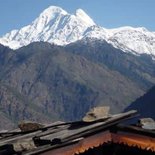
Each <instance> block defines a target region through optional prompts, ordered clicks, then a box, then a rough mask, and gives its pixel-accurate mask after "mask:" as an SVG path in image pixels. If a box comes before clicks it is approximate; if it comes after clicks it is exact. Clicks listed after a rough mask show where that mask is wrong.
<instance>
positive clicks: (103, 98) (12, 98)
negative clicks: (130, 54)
mask: <svg viewBox="0 0 155 155" xmlns="http://www.w3.org/2000/svg"><path fill="white" fill-rule="evenodd" d="M0 52H1V57H2V60H3V61H1V62H2V63H1V65H0V80H1V87H0V111H1V112H2V113H5V115H6V116H4V115H3V116H4V117H5V118H6V119H7V118H11V119H10V120H11V122H14V123H17V122H18V121H19V120H21V119H30V120H35V121H39V122H44V123H45V122H49V121H52V120H65V121H66V120H67V121H68V120H76V119H80V118H81V117H82V116H83V115H84V114H85V112H87V111H88V110H89V109H90V108H91V107H94V106H97V105H109V106H111V112H113V113H115V112H119V111H122V110H123V109H124V108H125V107H127V105H129V103H130V102H132V101H134V100H135V99H136V98H137V97H138V96H140V95H142V94H143V93H144V90H143V89H141V88H140V86H139V85H137V84H136V83H135V82H134V81H132V80H130V79H129V78H127V77H125V76H124V75H123V74H121V73H119V72H118V71H116V70H111V69H110V68H108V67H107V66H106V65H105V64H100V63H97V62H95V61H92V60H90V59H88V58H87V57H84V56H81V55H77V54H75V53H74V52H70V51H68V50H67V47H66V48H65V47H59V46H55V45H51V44H49V43H43V42H39V43H32V44H30V45H28V46H26V47H22V48H20V49H18V50H16V51H14V50H11V49H9V48H6V47H3V46H1V48H0ZM1 121H3V120H1ZM3 123H4V122H3Z"/></svg>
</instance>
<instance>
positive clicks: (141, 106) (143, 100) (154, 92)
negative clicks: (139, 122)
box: [126, 87, 155, 119]
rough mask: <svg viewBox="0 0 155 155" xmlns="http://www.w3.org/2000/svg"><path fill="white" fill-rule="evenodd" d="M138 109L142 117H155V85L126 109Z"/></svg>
mask: <svg viewBox="0 0 155 155" xmlns="http://www.w3.org/2000/svg"><path fill="white" fill-rule="evenodd" d="M130 109H136V110H138V113H139V114H140V117H151V118H153V119H155V87H152V88H151V89H150V90H149V91H148V92H147V93H146V94H144V95H143V96H142V97H140V98H138V99H137V100H136V101H134V102H132V103H131V105H130V106H129V107H127V108H126V110H130Z"/></svg>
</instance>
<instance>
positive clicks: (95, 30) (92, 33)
mask: <svg viewBox="0 0 155 155" xmlns="http://www.w3.org/2000/svg"><path fill="white" fill-rule="evenodd" d="M83 38H95V39H100V40H106V41H107V42H108V43H110V44H112V45H113V46H114V47H116V48H118V49H121V50H122V51H124V52H127V53H128V52H130V53H132V54H134V55H140V54H143V53H145V54H149V55H151V56H152V57H153V58H154V57H155V33H154V32H150V31H148V30H147V29H146V28H143V27H142V28H133V27H121V28H116V29H106V28H103V27H100V26H98V25H97V24H96V23H95V22H94V21H93V20H92V19H91V18H90V17H89V16H88V15H87V14H86V13H85V12H84V11H83V10H82V9H78V10H76V13H75V14H69V13H68V12H66V11H65V10H63V9H62V8H60V7H56V6H50V7H49V8H47V9H45V10H44V11H43V12H42V13H41V14H40V15H39V16H38V17H37V18H36V19H35V20H34V21H33V22H32V23H31V24H29V25H27V26H25V27H23V28H21V29H19V30H12V31H11V32H8V33H7V34H5V35H4V36H2V37H1V38H0V43H1V44H3V45H5V46H9V47H10V48H12V49H17V48H19V47H22V46H25V45H28V44H29V43H32V42H35V41H46V42H49V43H54V44H57V45H66V44H69V43H71V42H75V41H78V40H81V39H83Z"/></svg>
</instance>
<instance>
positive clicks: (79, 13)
mask: <svg viewBox="0 0 155 155" xmlns="http://www.w3.org/2000/svg"><path fill="white" fill-rule="evenodd" d="M75 15H76V16H77V17H78V18H79V19H81V20H82V21H84V22H86V23H87V24H88V25H90V26H92V25H95V23H94V21H93V20H92V19H91V18H90V17H89V16H88V15H87V14H86V13H85V12H84V11H83V10H82V9H77V10H76V13H75Z"/></svg>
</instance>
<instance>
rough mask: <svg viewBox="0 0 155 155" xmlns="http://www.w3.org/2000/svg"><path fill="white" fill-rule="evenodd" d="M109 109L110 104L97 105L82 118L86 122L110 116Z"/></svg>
mask: <svg viewBox="0 0 155 155" xmlns="http://www.w3.org/2000/svg"><path fill="white" fill-rule="evenodd" d="M109 110H110V107H109V106H102V107H95V108H93V109H91V110H90V111H89V112H88V113H86V115H85V116H84V117H83V119H82V120H83V121H84V122H92V121H95V120H98V119H104V118H108V117H109Z"/></svg>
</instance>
